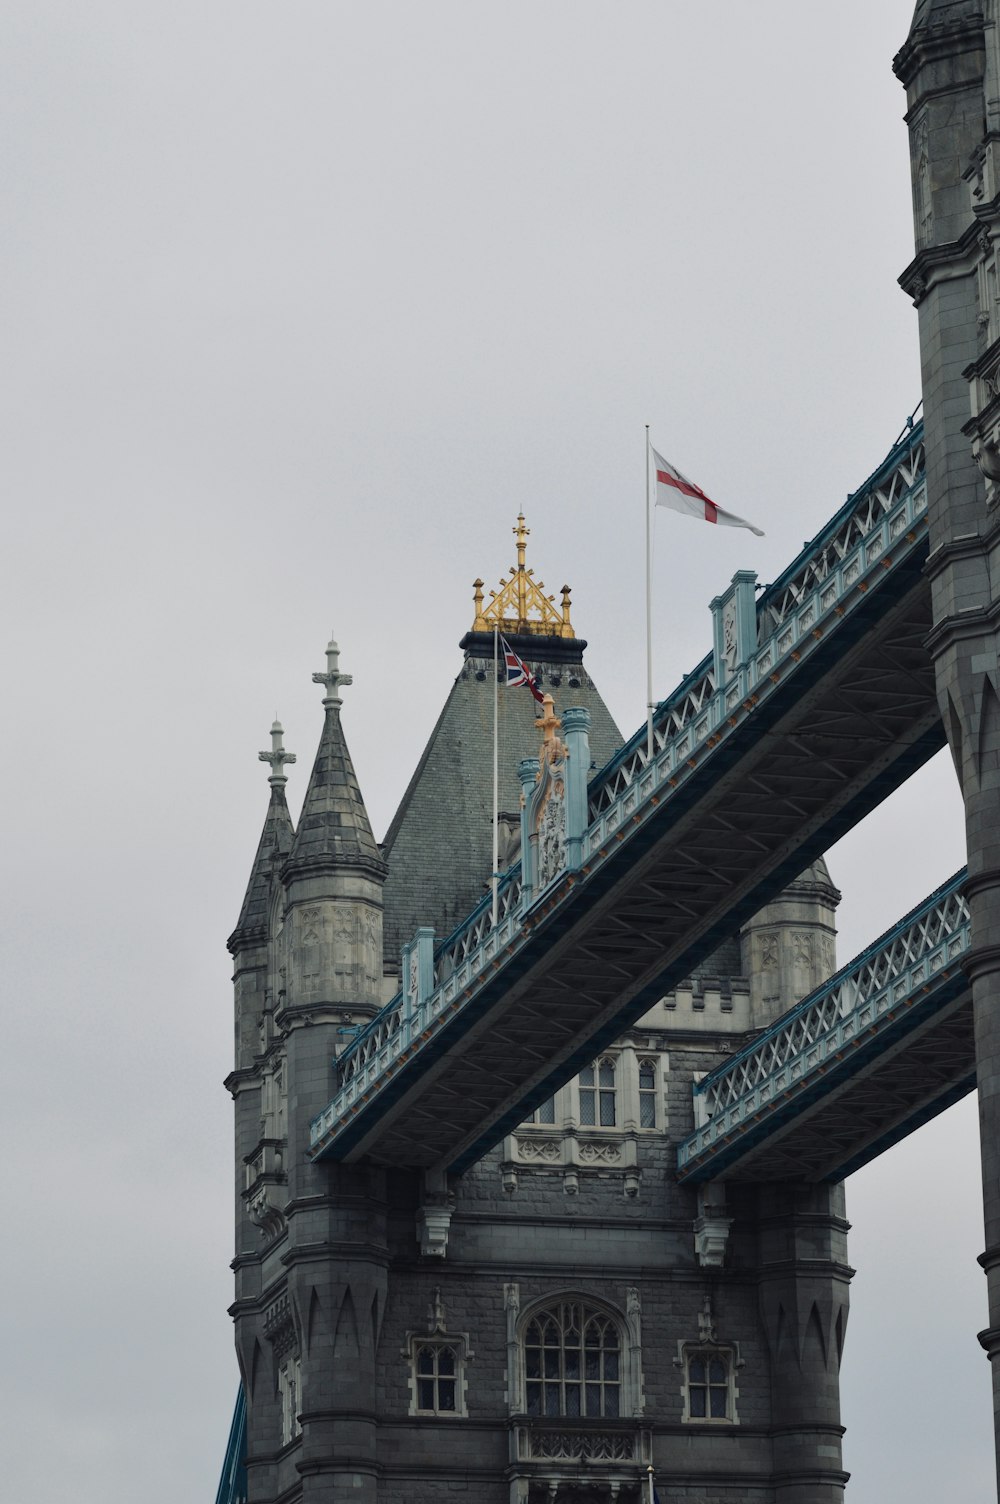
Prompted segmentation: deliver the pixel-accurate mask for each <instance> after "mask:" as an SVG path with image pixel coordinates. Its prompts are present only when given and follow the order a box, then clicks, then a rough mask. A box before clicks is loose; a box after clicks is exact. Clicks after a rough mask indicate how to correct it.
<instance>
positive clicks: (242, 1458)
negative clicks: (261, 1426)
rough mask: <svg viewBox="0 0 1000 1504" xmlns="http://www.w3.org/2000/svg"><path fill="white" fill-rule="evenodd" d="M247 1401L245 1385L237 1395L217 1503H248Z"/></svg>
mask: <svg viewBox="0 0 1000 1504" xmlns="http://www.w3.org/2000/svg"><path fill="white" fill-rule="evenodd" d="M246 1454H247V1402H246V1396H245V1395H244V1393H243V1386H242V1385H241V1386H240V1392H239V1394H238V1395H237V1396H236V1408H235V1409H234V1411H233V1423H232V1425H231V1426H230V1427H229V1441H228V1443H227V1445H226V1460H225V1461H224V1462H223V1464H222V1477H221V1478H220V1479H219V1488H218V1492H217V1493H216V1495H215V1504H247V1470H246Z"/></svg>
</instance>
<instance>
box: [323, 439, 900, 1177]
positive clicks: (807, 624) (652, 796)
mask: <svg viewBox="0 0 1000 1504" xmlns="http://www.w3.org/2000/svg"><path fill="white" fill-rule="evenodd" d="M922 456H923V429H922V425H920V424H918V425H916V426H915V427H914V428H913V429H912V430H911V431H910V432H909V433H908V434H907V435H906V437H905V438H904V439H903V440H901V441H900V442H899V443H897V444H896V445H895V446H894V448H893V450H892V451H891V453H890V454H889V456H888V458H887V459H886V460H885V462H884V463H883V465H882V466H881V467H880V468H879V470H878V471H876V473H875V475H874V476H873V477H872V478H871V479H870V480H869V481H868V482H866V485H865V486H864V487H862V489H861V491H859V492H858V493H856V494H855V496H853V497H851V498H849V500H848V502H847V504H846V505H845V507H843V508H842V509H841V511H840V512H838V514H837V516H836V517H834V518H833V520H832V521H831V523H830V524H829V525H828V526H827V527H826V528H825V529H824V530H823V532H822V533H821V534H820V535H819V537H818V539H817V540H814V543H813V544H811V545H808V546H807V548H806V549H805V550H804V551H803V553H802V554H800V555H799V557H798V558H797V559H796V560H795V561H794V562H793V564H792V565H791V566H790V567H789V569H788V570H786V571H785V573H784V574H783V575H782V576H781V579H780V580H779V581H778V582H776V584H775V585H772V586H770V587H769V589H768V590H767V591H765V592H764V595H763V596H762V597H761V600H760V601H759V602H758V603H757V630H758V635H759V634H760V632H761V630H762V624H763V623H766V622H768V621H770V620H773V621H774V622H775V625H774V627H773V630H771V631H770V633H769V635H768V636H766V637H764V638H763V640H759V641H758V644H757V647H756V651H754V652H752V653H751V654H750V655H749V656H748V657H747V658H746V660H745V661H744V662H743V663H742V664H740V665H739V666H738V667H737V668H736V669H735V671H734V672H733V674H732V675H731V677H730V678H729V679H728V680H727V681H726V683H725V684H723V685H722V686H721V687H720V688H716V686H715V674H714V670H713V669H712V667H711V665H712V661H713V660H712V659H711V658H709V659H706V660H705V661H704V663H703V664H701V665H699V668H698V669H696V670H695V672H694V673H693V674H690V675H688V677H687V678H686V679H685V680H684V681H683V682H682V684H681V685H680V686H679V687H678V689H677V691H676V692H675V694H674V695H673V696H671V697H670V699H669V700H667V701H665V702H664V703H663V704H661V705H660V707H659V708H658V710H657V715H656V722H655V727H654V730H655V740H654V754H653V757H652V759H649V757H648V756H647V749H646V732H645V727H644V726H643V727H642V728H640V730H639V731H637V732H636V733H635V735H634V736H633V737H632V738H631V740H630V741H629V743H628V744H627V745H626V746H625V747H624V748H623V749H622V751H621V752H620V753H618V754H617V755H616V757H615V758H613V759H612V761H611V762H610V763H608V765H607V766H606V768H605V769H603V770H602V771H601V772H600V773H598V774H597V775H596V776H595V778H594V779H593V780H592V782H591V785H590V792H589V813H590V816H591V822H590V824H589V826H588V827H587V829H586V830H585V831H584V834H583V838H582V841H581V848H582V850H581V858H582V862H583V865H584V868H585V872H586V874H587V875H588V876H589V875H591V874H593V872H594V871H595V870H596V869H598V868H599V867H600V865H601V863H602V862H603V861H604V860H605V858H606V856H607V854H608V851H609V850H610V849H611V848H612V845H616V844H617V843H618V842H619V841H621V840H622V839H624V838H625V836H626V834H627V831H628V829H629V828H632V827H634V826H635V825H637V824H641V823H642V822H643V820H644V819H645V818H647V817H648V816H649V815H650V814H651V813H652V811H653V810H654V809H655V808H656V807H657V806H658V805H661V804H662V803H663V802H665V801H666V800H667V799H668V798H669V797H670V795H671V794H672V793H673V791H674V790H675V789H677V788H679V787H681V786H682V785H683V784H684V782H685V781H686V780H687V778H688V776H689V774H690V773H691V771H692V770H693V769H694V768H695V767H696V766H700V760H701V757H702V754H703V753H706V752H710V751H712V750H713V749H714V748H715V747H717V746H718V745H719V744H720V743H721V742H724V741H725V739H726V737H727V736H728V735H729V734H730V732H731V731H732V730H733V729H734V728H736V727H739V726H742V725H743V724H744V723H745V722H746V720H747V718H748V717H749V716H751V715H753V713H754V711H755V710H756V708H757V706H758V705H760V704H761V703H763V702H765V701H766V699H767V697H768V696H769V695H770V694H771V693H772V692H773V691H774V689H775V687H776V686H777V685H778V684H779V683H781V682H783V680H785V679H786V678H787V675H788V673H789V672H791V671H794V669H795V668H797V666H798V665H799V664H800V663H805V662H807V660H808V659H809V657H810V656H811V655H812V654H813V653H814V652H815V651H816V650H817V649H818V647H819V645H820V643H821V642H822V640H823V638H824V637H825V636H826V635H827V633H828V631H830V630H832V628H833V626H834V625H836V624H837V623H838V622H839V621H840V620H841V619H842V618H843V617H844V616H845V615H847V614H848V613H849V612H850V611H852V610H853V609H854V608H855V607H856V606H857V605H858V603H859V602H861V601H863V600H864V599H865V596H866V593H867V591H868V590H869V589H870V588H871V587H872V586H873V585H874V584H875V583H876V582H877V580H878V579H879V578H880V577H881V576H883V575H884V572H885V570H887V569H891V568H892V567H894V566H895V565H899V564H901V563H903V562H905V561H906V560H907V559H909V558H910V557H911V556H912V552H913V550H914V549H915V548H917V547H918V546H923V545H924V543H925V542H926V534H927V516H926V509H927V492H926V484H925V482H924V480H923V475H922V471H921V469H920V466H921V464H922ZM810 570H811V571H812V573H811V575H810ZM807 579H811V580H812V586H811V588H810V589H809V591H808V592H805V586H804V583H803V585H802V589H801V592H800V593H799V594H798V595H797V594H796V591H797V590H799V585H798V584H797V582H799V581H802V582H805V581H806V580H807ZM568 876H569V874H568V873H567V872H566V871H565V870H564V871H563V873H562V874H561V876H560V877H558V878H557V879H556V880H555V881H553V882H551V883H549V884H548V886H547V887H546V889H545V890H544V892H543V894H542V895H541V898H542V900H543V902H544V904H545V906H546V908H549V907H551V906H552V905H553V904H557V903H559V902H560V901H561V900H562V898H564V897H565V895H566V893H567V892H568V890H569V886H570V885H569V883H568V882H567V881H566V879H567V877H568ZM499 898H500V903H499V912H498V919H497V924H496V926H494V925H493V921H492V907H491V899H490V897H489V896H487V897H484V898H483V899H482V900H481V901H480V903H479V904H478V905H477V906H476V908H475V909H474V910H473V911H472V913H471V914H470V915H469V917H468V918H467V919H466V920H465V921H464V922H463V923H462V924H461V925H460V926H459V927H458V929H456V930H455V931H454V932H453V934H452V935H450V936H449V937H448V939H447V940H445V941H444V942H443V944H442V945H440V946H439V947H437V949H436V950H435V953H434V968H433V986H432V988H431V989H430V990H429V991H428V993H427V995H426V996H422V997H420V998H419V999H418V998H417V997H415V996H413V994H412V992H410V991H407V990H406V989H405V988H404V989H403V990H402V991H400V992H399V993H397V995H396V996H395V997H394V998H393V999H392V1000H391V1001H390V1002H389V1003H387V1004H386V1005H385V1007H384V1008H383V1009H382V1010H381V1011H380V1012H379V1013H378V1014H377V1015H376V1017H375V1018H374V1019H372V1021H371V1023H369V1024H368V1025H367V1026H366V1027H365V1028H364V1029H363V1030H362V1031H361V1033H360V1034H359V1035H358V1037H357V1039H356V1040H354V1041H353V1042H352V1043H351V1044H350V1045H349V1046H348V1048H347V1049H346V1050H345V1051H344V1052H343V1054H342V1055H341V1056H340V1058H339V1060H338V1062H337V1068H338V1087H337V1091H336V1094H335V1095H334V1097H333V1099H332V1101H331V1102H330V1104H329V1106H328V1107H327V1108H326V1109H325V1110H324V1112H323V1113H322V1114H321V1115H320V1116H319V1117H318V1118H316V1119H315V1121H314V1122H313V1124H312V1129H311V1144H312V1149H313V1152H315V1153H320V1152H322V1151H323V1150H324V1149H325V1148H326V1147H327V1146H328V1145H329V1143H330V1142H331V1141H332V1140H333V1139H334V1138H335V1137H336V1133H337V1129H338V1125H339V1124H340V1123H341V1122H342V1121H344V1120H345V1119H346V1118H347V1117H352V1118H353V1117H354V1116H356V1115H357V1114H358V1113H359V1112H360V1111H361V1110H362V1108H363V1107H364V1106H365V1105H366V1104H367V1103H368V1102H369V1101H370V1100H371V1099H372V1097H373V1096H374V1095H376V1094H377V1093H378V1091H379V1090H380V1089H381V1087H382V1086H383V1085H385V1084H386V1083H387V1082H388V1081H389V1080H390V1079H391V1078H392V1077H394V1076H396V1075H397V1074H398V1072H399V1070H400V1069H401V1068H402V1066H403V1065H405V1064H406V1062H407V1061H408V1060H410V1059H411V1058H412V1056H413V1054H414V1053H415V1052H416V1051H417V1050H419V1049H420V1048H422V1047H423V1046H424V1045H425V1044H427V1042H428V1041H429V1040H431V1039H432V1038H433V1037H435V1036H436V1035H437V1034H438V1033H439V1032H440V1030H441V1028H442V1027H443V1025H444V1024H445V1023H446V1022H449V1021H450V1020H451V1019H452V1018H454V1017H455V1015H456V1014H457V1013H459V1012H460V1011H461V1010H462V1009H463V1008H464V1007H465V1006H466V1005H467V1004H468V1002H469V1000H470V999H471V998H472V997H473V996H475V995H476V993H477V991H478V989H479V987H480V985H481V983H482V980H483V979H484V977H486V976H487V975H489V976H490V977H492V976H493V975H494V973H495V971H496V969H497V968H498V967H499V966H501V965H502V964H503V963H504V961H505V960H507V959H511V958H513V957H515V956H516V954H517V952H518V951H519V949H520V947H521V945H522V944H523V941H524V938H525V931H524V928H523V925H522V910H523V909H524V906H525V895H524V890H523V887H522V874H521V867H520V864H518V865H517V866H515V867H512V868H511V869H510V870H509V871H508V872H507V873H505V874H504V876H503V878H502V879H501V884H500V894H499ZM537 898H538V895H535V896H534V898H533V899H531V898H529V903H528V906H529V909H530V908H531V907H532V904H533V902H535V901H537Z"/></svg>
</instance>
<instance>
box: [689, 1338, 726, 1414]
mask: <svg viewBox="0 0 1000 1504" xmlns="http://www.w3.org/2000/svg"><path fill="white" fill-rule="evenodd" d="M686 1357H687V1416H686V1419H688V1420H733V1419H734V1414H733V1382H732V1380H733V1362H732V1354H731V1353H729V1352H728V1351H726V1350H725V1349H722V1350H717V1349H715V1350H713V1349H709V1350H707V1351H690V1352H688V1353H687V1354H686Z"/></svg>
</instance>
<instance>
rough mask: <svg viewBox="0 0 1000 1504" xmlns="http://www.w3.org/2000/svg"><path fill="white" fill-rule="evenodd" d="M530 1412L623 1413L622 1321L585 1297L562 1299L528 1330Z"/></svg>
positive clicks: (526, 1364) (526, 1368) (526, 1365)
mask: <svg viewBox="0 0 1000 1504" xmlns="http://www.w3.org/2000/svg"><path fill="white" fill-rule="evenodd" d="M524 1378H525V1403H526V1406H527V1411H528V1414H529V1415H538V1416H543V1415H546V1416H567V1417H575V1416H588V1417H589V1416H602V1415H603V1416H617V1415H619V1414H620V1409H621V1407H620V1394H621V1382H622V1377H621V1336H620V1333H619V1330H618V1327H617V1325H616V1323H615V1322H614V1321H613V1320H612V1319H611V1317H610V1316H607V1315H605V1314H604V1312H602V1311H596V1310H593V1309H592V1308H589V1307H588V1306H586V1305H584V1304H583V1303H582V1302H581V1301H570V1300H567V1301H558V1302H557V1303H556V1304H555V1305H552V1306H549V1307H547V1308H546V1309H545V1310H543V1311H539V1312H538V1313H537V1315H535V1316H533V1317H532V1318H531V1320H530V1321H529V1322H528V1324H527V1326H526V1327H525V1329H524Z"/></svg>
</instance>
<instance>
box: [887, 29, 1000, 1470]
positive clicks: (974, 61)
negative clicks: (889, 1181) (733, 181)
mask: <svg viewBox="0 0 1000 1504" xmlns="http://www.w3.org/2000/svg"><path fill="white" fill-rule="evenodd" d="M983 20H984V8H983V6H982V5H981V4H979V3H978V0H948V3H945V0H925V3H924V4H922V5H921V6H919V7H918V8H917V13H916V15H915V16H914V23H913V26H912V28H911V31H910V35H909V37H908V38H907V40H906V43H905V45H904V47H903V48H902V49H901V51H900V52H899V54H898V56H897V57H896V59H895V62H894V66H895V69H896V73H897V74H898V76H899V78H900V79H901V81H902V82H903V84H904V85H905V87H906V91H907V106H908V109H907V116H906V119H907V124H908V126H909V131H910V160H911V168H912V180H913V215H914V231H915V245H916V255H915V257H914V260H913V261H912V262H911V263H910V265H909V266H908V267H907V269H906V271H905V272H904V273H903V275H902V277H901V278H900V282H901V284H902V286H903V288H904V289H905V291H907V292H908V293H909V294H910V295H911V297H912V298H913V300H914V303H915V304H916V306H917V310H918V316H919V324H920V352H921V366H922V385H923V397H924V430H925V442H926V451H927V504H928V517H929V523H930V536H931V554H930V559H929V561H928V565H927V574H928V576H929V578H930V583H931V600H932V610H933V619H934V627H933V630H932V632H931V634H930V636H929V638H928V646H929V647H930V650H931V652H932V654H933V656H934V667H935V677H936V682H937V695H938V703H939V705H940V708H941V715H942V718H943V721H944V726H945V730H946V732H947V736H948V741H949V744H950V747H951V752H952V757H953V759H954V763H955V768H956V771H957V773H958V777H959V781H960V783H961V787H962V793H963V796H964V800H965V821H966V836H967V841H968V860H969V887H968V896H969V907H970V910H971V915H972V945H973V949H972V953H971V955H970V957H969V961H968V972H969V976H970V978H971V982H972V998H973V1010H974V1018H975V1035H976V1072H977V1081H978V1088H979V1115H980V1130H981V1132H980V1138H981V1146H982V1148H981V1152H982V1171H983V1214H984V1223H985V1232H986V1250H985V1252H984V1254H983V1255H982V1258H981V1262H982V1264H983V1267H984V1268H985V1270H986V1275H987V1287H988V1300H989V1325H988V1327H987V1329H986V1330H985V1331H984V1332H983V1333H982V1334H981V1338H980V1340H981V1341H982V1343H983V1346H984V1347H985V1349H986V1351H987V1353H988V1354H989V1357H990V1360H991V1363H992V1368H993V1396H994V1415H995V1428H996V1446H997V1456H998V1464H1000V661H998V653H1000V590H998V586H1000V525H998V520H1000V489H998V480H1000V448H998V438H1000V400H998V381H1000V304H998V301H997V243H998V237H1000V160H998V147H1000V95H998V88H997V83H998V79H1000V51H998V47H1000V39H998V37H997V28H996V24H995V21H993V22H992V23H991V24H990V25H988V26H985V27H984V24H983Z"/></svg>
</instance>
